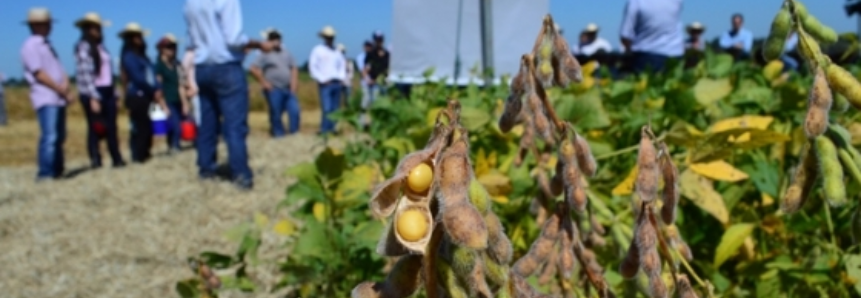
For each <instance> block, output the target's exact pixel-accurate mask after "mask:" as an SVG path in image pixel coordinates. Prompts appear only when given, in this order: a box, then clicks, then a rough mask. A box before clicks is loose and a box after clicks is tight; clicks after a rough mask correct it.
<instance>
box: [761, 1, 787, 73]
mask: <svg viewBox="0 0 861 298" xmlns="http://www.w3.org/2000/svg"><path fill="white" fill-rule="evenodd" d="M790 26H792V14H790V13H789V8H787V7H786V5H783V6H781V8H780V10H779V11H778V12H777V15H775V16H774V19H773V20H772V21H771V31H770V32H769V33H768V37H767V38H766V40H765V44H763V46H762V56H763V58H765V61H771V60H775V59H778V58H780V55H781V54H783V48H784V46H785V44H786V37H787V36H788V35H789V30H790Z"/></svg>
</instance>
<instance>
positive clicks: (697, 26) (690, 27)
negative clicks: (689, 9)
mask: <svg viewBox="0 0 861 298" xmlns="http://www.w3.org/2000/svg"><path fill="white" fill-rule="evenodd" d="M688 30H691V31H703V30H706V27H705V26H703V24H702V23H700V22H693V23H691V24H690V25H688Z"/></svg>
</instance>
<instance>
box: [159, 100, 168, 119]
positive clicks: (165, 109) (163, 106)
mask: <svg viewBox="0 0 861 298" xmlns="http://www.w3.org/2000/svg"><path fill="white" fill-rule="evenodd" d="M159 106H161V110H162V111H164V115H165V116H167V117H170V109H169V108H168V107H167V104H165V103H161V104H159Z"/></svg>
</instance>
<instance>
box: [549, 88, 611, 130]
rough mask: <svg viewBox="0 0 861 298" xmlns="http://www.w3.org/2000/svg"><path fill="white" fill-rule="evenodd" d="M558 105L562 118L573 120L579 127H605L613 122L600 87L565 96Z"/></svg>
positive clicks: (585, 128)
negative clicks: (572, 95) (571, 96)
mask: <svg viewBox="0 0 861 298" xmlns="http://www.w3.org/2000/svg"><path fill="white" fill-rule="evenodd" d="M556 107H557V112H559V117H560V118H562V119H563V120H569V121H571V123H572V124H574V125H576V126H577V128H579V129H584V130H588V129H597V128H604V127H607V126H610V124H611V122H610V115H609V114H608V113H607V111H606V110H605V109H604V104H603V103H602V101H601V90H599V89H591V90H589V91H588V92H586V93H583V94H580V95H578V96H575V97H573V98H570V99H569V98H568V97H563V98H562V99H560V100H559V102H558V103H557V104H556Z"/></svg>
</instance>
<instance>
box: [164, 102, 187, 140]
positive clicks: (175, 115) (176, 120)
mask: <svg viewBox="0 0 861 298" xmlns="http://www.w3.org/2000/svg"><path fill="white" fill-rule="evenodd" d="M167 108H168V109H169V110H170V114H169V115H168V116H167V125H168V130H167V146H168V148H169V149H179V136H180V133H181V130H182V121H183V120H185V116H183V115H182V102H179V101H174V102H168V103H167Z"/></svg>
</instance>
